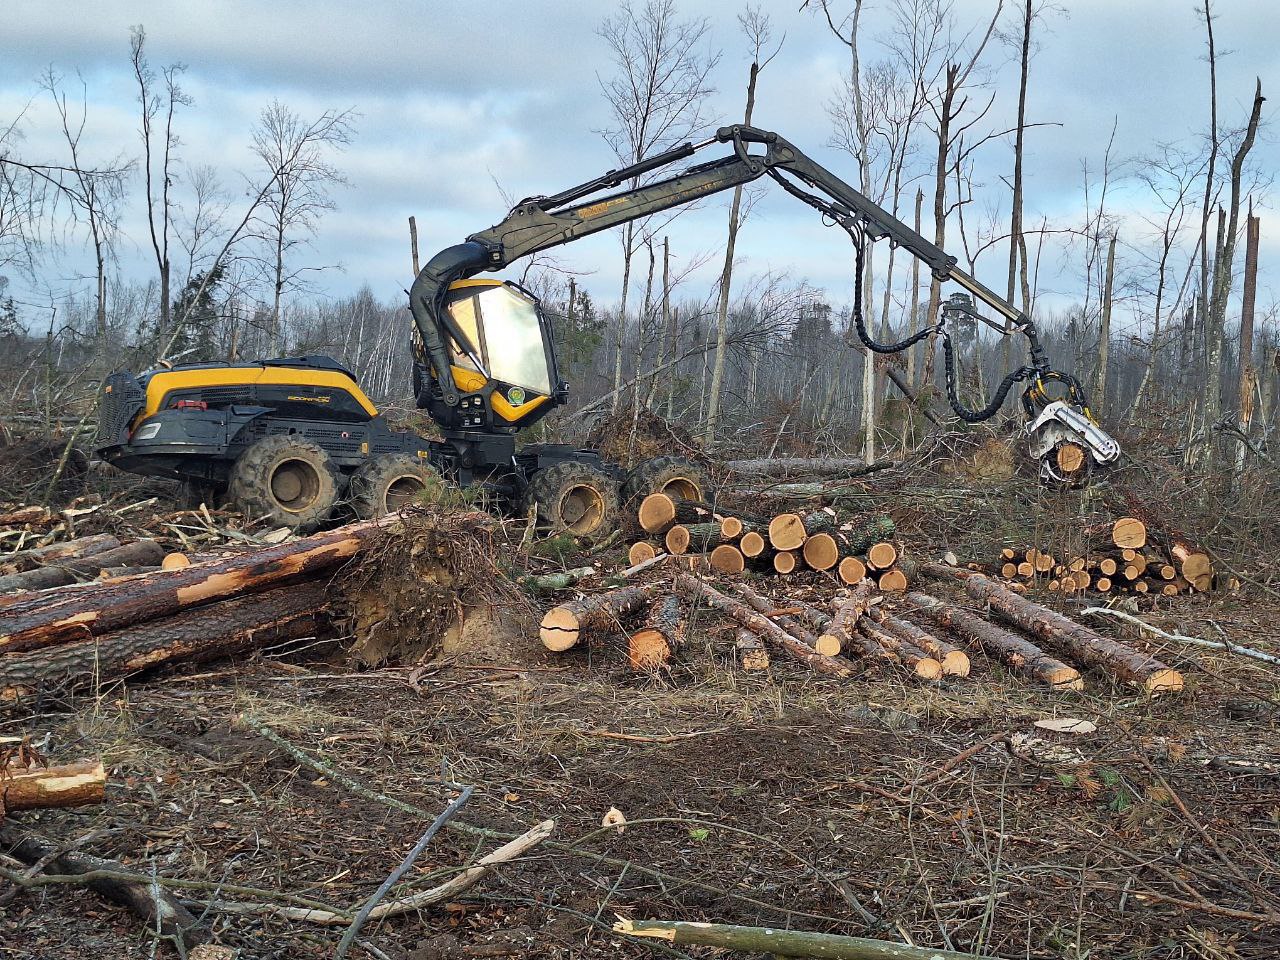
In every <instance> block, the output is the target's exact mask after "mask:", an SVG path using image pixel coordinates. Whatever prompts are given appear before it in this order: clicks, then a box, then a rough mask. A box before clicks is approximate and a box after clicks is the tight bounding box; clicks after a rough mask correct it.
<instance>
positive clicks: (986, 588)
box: [925, 564, 1182, 695]
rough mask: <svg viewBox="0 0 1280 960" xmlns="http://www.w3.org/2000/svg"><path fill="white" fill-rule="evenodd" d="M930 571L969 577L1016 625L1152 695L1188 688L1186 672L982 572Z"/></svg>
mask: <svg viewBox="0 0 1280 960" xmlns="http://www.w3.org/2000/svg"><path fill="white" fill-rule="evenodd" d="M925 573H928V574H930V575H931V576H943V577H951V578H955V577H956V576H957V574H959V575H960V576H959V579H961V580H963V581H964V586H965V590H966V592H967V593H968V594H969V596H971V597H973V598H974V599H975V600H979V601H981V602H983V603H985V604H987V605H988V606H989V607H990V608H991V609H992V610H994V611H996V613H998V614H999V615H1000V616H1002V617H1004V618H1005V619H1006V620H1008V621H1010V622H1011V623H1014V624H1016V625H1017V626H1019V627H1021V628H1022V629H1024V630H1027V631H1029V632H1030V633H1032V634H1034V635H1035V636H1037V637H1040V638H1041V639H1042V640H1047V641H1049V642H1050V643H1055V644H1058V645H1059V646H1062V647H1063V648H1065V649H1067V650H1069V651H1070V652H1071V655H1072V656H1073V657H1075V658H1077V659H1078V660H1080V661H1082V662H1084V663H1087V664H1090V665H1092V666H1098V667H1102V668H1104V669H1106V670H1109V671H1110V672H1112V673H1114V674H1115V675H1116V676H1117V677H1119V678H1120V679H1121V680H1123V681H1124V682H1126V683H1130V684H1132V685H1134V686H1137V687H1140V688H1141V689H1142V690H1143V691H1144V692H1146V693H1147V694H1149V695H1154V694H1158V693H1176V692H1177V691H1179V690H1181V689H1182V674H1181V673H1179V672H1178V671H1177V670H1174V669H1172V668H1171V667H1168V666H1166V665H1165V664H1163V663H1161V662H1160V661H1159V660H1157V659H1156V658H1155V657H1150V656H1147V655H1146V654H1145V653H1141V652H1139V651H1138V650H1135V649H1134V648H1133V647H1130V646H1129V645H1128V644H1124V643H1121V642H1120V641H1118V640H1111V639H1109V638H1107V637H1104V636H1102V635H1101V634H1098V633H1095V632H1094V631H1093V630H1090V629H1089V628H1088V627H1086V626H1084V625H1082V624H1079V623H1076V622H1075V621H1074V620H1071V619H1069V618H1067V617H1064V616H1062V614H1060V613H1057V612H1055V611H1053V610H1050V609H1049V608H1048V607H1043V606H1041V605H1040V604H1038V603H1033V602H1032V601H1030V600H1027V599H1025V598H1024V597H1020V596H1018V595H1017V594H1016V593H1014V592H1012V591H1011V590H1006V589H1005V588H1004V587H1002V586H1000V584H998V583H996V582H995V581H993V580H990V579H988V578H987V577H984V576H982V575H981V574H978V573H971V572H969V571H967V570H959V571H957V570H955V569H953V568H951V567H941V566H938V565H937V564H929V565H928V567H927V568H925Z"/></svg>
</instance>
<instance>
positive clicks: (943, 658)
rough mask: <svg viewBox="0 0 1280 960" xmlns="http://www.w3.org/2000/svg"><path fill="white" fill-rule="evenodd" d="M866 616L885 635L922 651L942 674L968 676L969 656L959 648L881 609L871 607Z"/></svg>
mask: <svg viewBox="0 0 1280 960" xmlns="http://www.w3.org/2000/svg"><path fill="white" fill-rule="evenodd" d="M866 616H868V617H870V618H871V619H872V620H874V621H875V622H876V623H878V624H879V625H880V626H881V627H883V628H884V631H885V632H886V633H890V634H892V635H893V636H895V637H897V638H898V639H899V640H905V641H906V642H907V643H909V644H911V645H912V646H913V647H915V648H916V649H918V650H923V651H924V652H925V653H927V654H928V655H929V656H931V657H933V658H934V659H935V660H937V661H938V663H939V664H941V665H942V672H943V673H945V674H947V675H948V676H952V677H967V676H968V675H969V666H970V664H969V655H968V654H967V653H965V652H964V651H963V650H961V649H960V648H959V647H955V646H952V645H951V644H949V643H947V642H946V641H945V640H939V639H938V638H937V637H935V636H934V635H933V634H931V633H929V631H927V630H922V629H921V628H920V627H917V626H916V625H915V624H914V623H912V622H911V621H910V620H905V619H903V618H902V617H898V616H894V615H893V614H891V613H888V612H887V611H886V610H885V609H884V608H883V607H871V608H870V609H869V610H867V613H866Z"/></svg>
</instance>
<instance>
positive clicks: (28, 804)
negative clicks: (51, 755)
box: [0, 760, 107, 820]
mask: <svg viewBox="0 0 1280 960" xmlns="http://www.w3.org/2000/svg"><path fill="white" fill-rule="evenodd" d="M106 784H107V772H106V770H105V769H104V768H103V766H102V761H101V760H77V761H76V762H74V763H61V764H57V765H55V766H50V767H40V766H35V767H17V768H15V767H6V768H3V769H0V820H2V819H4V815H5V814H6V813H12V812H13V811H14V810H43V809H47V808H50V807H82V806H84V805H85V804H88V803H101V802H102V798H103V794H104V791H105V789H106Z"/></svg>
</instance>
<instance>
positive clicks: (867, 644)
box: [810, 581, 894, 661]
mask: <svg viewBox="0 0 1280 960" xmlns="http://www.w3.org/2000/svg"><path fill="white" fill-rule="evenodd" d="M873 589H874V588H873V587H872V585H871V583H870V582H868V581H863V582H862V583H860V584H858V585H856V586H855V587H854V588H853V589H852V590H850V591H849V592H848V594H847V595H845V596H838V597H836V599H835V600H833V601H832V602H831V616H830V618H829V619H828V620H827V622H826V624H825V625H824V626H822V627H821V628H819V629H821V631H822V632H821V634H820V636H821V637H823V638H824V639H825V638H831V639H832V640H834V641H835V642H836V643H837V644H839V646H840V649H841V651H843V652H845V653H847V654H850V655H852V656H856V657H860V658H864V659H868V660H873V661H874V660H893V659H894V656H893V654H892V653H890V652H889V651H888V650H886V649H885V648H884V647H882V646H880V644H879V643H877V642H876V641H875V640H873V639H871V638H870V637H868V636H866V635H865V634H862V633H859V632H858V628H857V624H858V619H859V618H860V617H861V616H862V615H863V614H865V613H866V612H867V610H869V609H870V608H871V605H872V603H873V602H874V595H873V593H872V591H873ZM814 613H815V612H810V617H811V618H812V617H813V616H814ZM810 622H811V623H813V622H814V621H813V620H812V619H811V620H810Z"/></svg>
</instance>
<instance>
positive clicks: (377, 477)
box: [349, 454, 441, 520]
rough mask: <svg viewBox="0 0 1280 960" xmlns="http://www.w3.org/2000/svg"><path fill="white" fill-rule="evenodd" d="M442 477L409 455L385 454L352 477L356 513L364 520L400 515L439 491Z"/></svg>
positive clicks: (352, 499) (351, 489)
mask: <svg viewBox="0 0 1280 960" xmlns="http://www.w3.org/2000/svg"><path fill="white" fill-rule="evenodd" d="M440 484H441V480H440V475H439V474H438V473H436V471H435V470H434V469H433V468H432V466H431V465H430V464H429V463H427V462H426V461H425V460H419V459H418V458H417V457H411V456H408V455H407V454H384V455H383V456H380V457H375V458H374V459H373V460H370V461H369V462H368V463H366V464H365V465H364V466H362V467H361V468H360V469H359V470H357V471H356V472H355V473H354V474H352V475H351V488H350V494H349V496H350V500H351V506H352V509H354V510H355V512H356V515H357V516H358V517H360V519H362V520H372V519H373V518H374V517H380V516H382V515H383V514H385V513H398V512H399V511H400V510H403V509H404V508H405V507H407V506H409V505H410V504H413V503H415V502H417V501H418V500H419V498H420V497H421V496H422V494H424V493H426V492H428V491H435V490H437V489H438V488H439V486H440Z"/></svg>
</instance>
